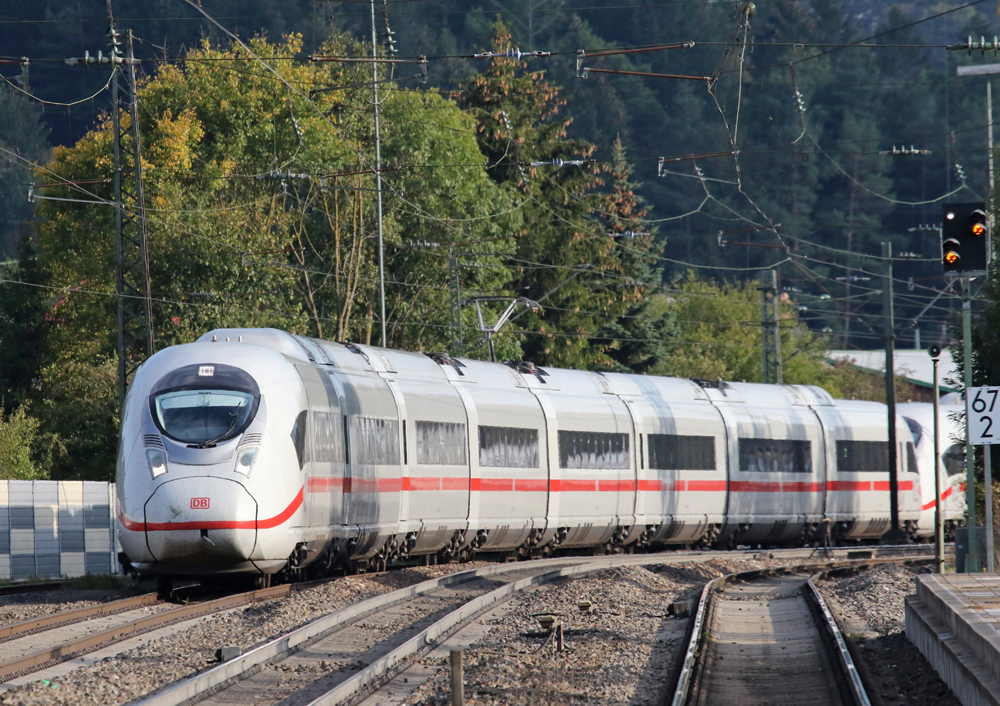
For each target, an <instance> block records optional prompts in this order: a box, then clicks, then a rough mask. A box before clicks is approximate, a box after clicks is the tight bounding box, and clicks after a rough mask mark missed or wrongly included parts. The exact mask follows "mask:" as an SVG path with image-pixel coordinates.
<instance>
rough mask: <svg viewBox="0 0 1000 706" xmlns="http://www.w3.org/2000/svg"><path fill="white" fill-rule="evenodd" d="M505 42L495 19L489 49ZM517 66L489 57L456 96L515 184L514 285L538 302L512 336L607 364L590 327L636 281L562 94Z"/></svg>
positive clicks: (538, 350)
mask: <svg viewBox="0 0 1000 706" xmlns="http://www.w3.org/2000/svg"><path fill="white" fill-rule="evenodd" d="M511 46H512V44H511V37H510V33H509V31H508V29H507V27H506V26H505V25H504V24H503V23H502V22H499V21H498V22H497V23H496V24H495V25H494V27H493V37H492V50H493V51H494V52H497V53H502V52H505V51H507V50H508V49H509V48H510V47H511ZM525 69H526V64H525V63H524V62H523V61H518V60H516V59H512V58H495V59H492V60H491V63H490V66H489V67H488V68H487V69H486V70H485V71H483V72H482V73H481V74H479V75H477V76H475V77H473V79H472V80H471V81H470V82H469V83H468V85H467V86H466V88H465V92H464V95H463V101H464V103H465V104H466V105H467V106H468V107H469V109H470V110H471V111H472V113H473V115H475V117H476V122H477V131H478V137H479V145H480V148H481V149H482V151H483V152H484V154H486V157H487V159H488V161H489V165H490V166H489V168H488V171H489V174H490V176H491V177H492V178H493V179H494V181H496V182H497V183H500V184H505V185H513V186H515V187H516V189H517V192H518V194H519V195H520V198H521V200H522V206H521V213H522V215H523V218H524V226H523V229H522V232H521V233H520V234H519V236H518V239H517V246H516V250H515V257H514V258H512V259H511V266H512V269H513V270H514V272H515V277H514V282H513V285H514V286H513V289H514V291H515V292H516V293H518V294H521V295H525V296H528V297H529V298H531V299H533V300H535V301H538V302H539V303H540V304H541V305H542V306H543V307H544V308H545V311H544V314H538V313H530V314H527V315H525V316H524V318H523V319H522V321H523V324H521V327H522V329H524V330H526V331H530V332H531V334H530V335H527V336H525V337H524V338H522V340H521V345H522V347H523V348H524V350H525V353H526V354H527V356H528V357H529V358H530V359H531V360H533V361H535V362H537V363H540V364H547V365H557V366H561V367H571V368H583V369H592V368H606V367H609V366H610V365H611V364H612V361H611V357H610V356H609V355H608V353H607V351H606V348H607V347H608V344H607V342H606V341H605V342H602V341H601V340H600V339H598V335H599V331H600V329H601V328H602V327H603V326H604V325H605V323H606V322H608V321H615V320H617V319H618V318H620V317H621V316H622V315H624V314H625V313H626V312H627V310H628V308H629V306H630V305H631V304H633V303H635V302H636V301H638V299H640V298H641V296H642V294H643V292H644V291H645V284H641V283H637V282H635V281H634V280H633V279H631V278H630V277H629V274H630V273H629V272H627V268H626V267H625V265H624V264H623V261H622V259H621V257H620V255H621V252H620V250H619V246H618V245H617V244H616V242H615V239H614V238H610V237H608V231H607V226H606V225H604V224H603V223H601V222H600V221H599V220H598V219H597V218H594V217H593V216H594V215H596V214H597V212H599V211H600V210H601V206H602V205H603V197H602V196H601V194H600V192H599V190H598V189H599V187H600V186H601V185H602V181H601V178H600V169H599V167H598V166H597V165H596V164H592V163H591V160H590V157H591V155H592V154H593V152H594V146H593V145H591V144H589V143H586V142H583V141H581V140H573V139H570V138H568V137H567V134H568V133H567V130H568V128H569V125H570V123H571V119H568V118H563V117H561V116H560V115H559V111H560V108H561V107H562V106H563V105H564V103H565V101H564V100H563V99H562V98H560V95H559V89H558V88H557V87H556V86H555V85H554V84H552V83H550V82H548V81H547V80H546V78H545V76H544V73H543V72H540V71H536V72H528V71H526V70H525ZM581 160H582V161H583V162H584V163H583V164H582V165H563V163H564V162H568V161H573V162H579V161H581ZM532 165H534V166H532Z"/></svg>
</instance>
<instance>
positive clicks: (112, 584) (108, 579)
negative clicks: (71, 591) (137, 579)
mask: <svg viewBox="0 0 1000 706" xmlns="http://www.w3.org/2000/svg"><path fill="white" fill-rule="evenodd" d="M131 583H132V582H131V580H130V579H127V578H125V577H124V576H110V575H108V574H84V575H83V576H77V577H76V578H72V579H67V580H66V581H65V582H64V584H65V586H66V588H75V589H77V590H81V591H86V590H95V589H100V590H105V591H118V590H121V589H124V588H127V587H128V586H130V585H131Z"/></svg>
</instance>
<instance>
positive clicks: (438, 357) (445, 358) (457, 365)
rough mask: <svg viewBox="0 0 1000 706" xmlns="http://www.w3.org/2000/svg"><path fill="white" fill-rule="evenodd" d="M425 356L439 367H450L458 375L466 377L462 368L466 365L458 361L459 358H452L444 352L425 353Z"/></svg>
mask: <svg viewBox="0 0 1000 706" xmlns="http://www.w3.org/2000/svg"><path fill="white" fill-rule="evenodd" d="M424 355H425V356H427V357H428V358H430V359H431V360H433V361H434V362H435V363H437V364H438V365H450V366H451V367H453V368H454V369H455V372H456V373H458V374H459V375H463V376H464V375H465V373H463V372H462V368H464V367H465V363H463V362H462V361H460V360H458V359H457V358H452V357H451V356H450V355H448V354H447V353H445V352H443V351H442V352H439V353H428V352H426V351H424Z"/></svg>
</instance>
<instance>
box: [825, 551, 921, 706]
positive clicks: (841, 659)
mask: <svg viewBox="0 0 1000 706" xmlns="http://www.w3.org/2000/svg"><path fill="white" fill-rule="evenodd" d="M922 561H925V560H922ZM822 573H826V572H822ZM818 575H819V574H817V576H818ZM815 578H816V576H811V577H810V578H809V580H808V581H806V586H808V587H809V592H810V595H811V596H812V600H813V602H814V603H815V604H816V606H817V607H818V608H819V610H820V613H822V615H823V624H824V625H825V626H826V629H827V632H829V634H830V638H831V639H832V641H833V643H834V646H835V649H836V652H837V662H838V663H839V664H840V669H841V671H842V673H843V674H844V676H845V677H846V680H847V686H848V688H850V690H851V696H853V697H854V703H855V705H856V706H872V702H871V699H869V698H868V693H867V692H866V691H865V685H864V682H863V681H862V679H861V673H860V672H858V667H857V665H856V664H854V658H853V657H851V651H850V650H849V649H848V648H847V641H846V640H845V639H844V633H843V632H841V630H840V625H839V624H838V623H837V619H836V618H835V617H834V616H833V612H832V611H831V610H830V608H829V606H827V604H826V601H825V600H824V599H823V596H822V594H821V593H820V592H819V589H818V588H816V584H815V583H813V579H815Z"/></svg>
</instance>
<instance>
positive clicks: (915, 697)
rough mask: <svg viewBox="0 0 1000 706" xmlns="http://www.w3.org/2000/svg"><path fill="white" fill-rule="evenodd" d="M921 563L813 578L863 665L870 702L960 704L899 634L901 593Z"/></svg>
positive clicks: (918, 705)
mask: <svg viewBox="0 0 1000 706" xmlns="http://www.w3.org/2000/svg"><path fill="white" fill-rule="evenodd" d="M917 573H929V569H927V568H926V567H919V568H916V569H914V568H910V567H903V566H896V565H892V564H884V565H881V566H876V567H874V568H872V569H870V570H869V571H866V572H864V573H862V574H858V575H856V576H848V577H844V578H833V579H828V580H824V581H820V582H819V583H818V587H819V589H820V591H821V592H822V593H823V595H824V598H826V599H827V600H828V602H829V603H830V607H831V609H832V610H833V612H834V613H835V614H837V618H838V620H839V621H840V623H841V626H842V628H843V630H844V632H845V633H846V634H847V637H848V639H850V640H851V641H852V642H853V643H854V645H855V647H856V651H857V653H858V654H860V656H861V659H862V660H863V661H864V669H865V670H866V671H867V676H868V683H869V687H870V690H871V691H872V692H874V693H870V694H869V696H871V698H872V702H873V704H875V706H879V705H884V706H888V705H889V704H894V705H895V704H901V705H904V706H926V704H934V705H935V706H961V703H960V702H959V700H958V699H957V698H956V697H955V695H954V694H952V692H951V689H949V688H948V685H947V684H945V683H944V682H943V681H942V680H941V678H940V677H939V676H938V674H937V672H935V671H934V668H933V667H932V666H931V665H930V663H928V662H927V660H926V659H925V658H924V656H923V655H922V654H921V653H920V650H918V649H917V648H916V646H914V645H913V643H911V642H910V641H909V640H908V639H906V634H905V618H904V615H905V613H904V603H903V599H904V597H905V596H908V595H911V594H913V593H914V592H915V588H914V583H913V577H914V576H915V575H916V574H917Z"/></svg>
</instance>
